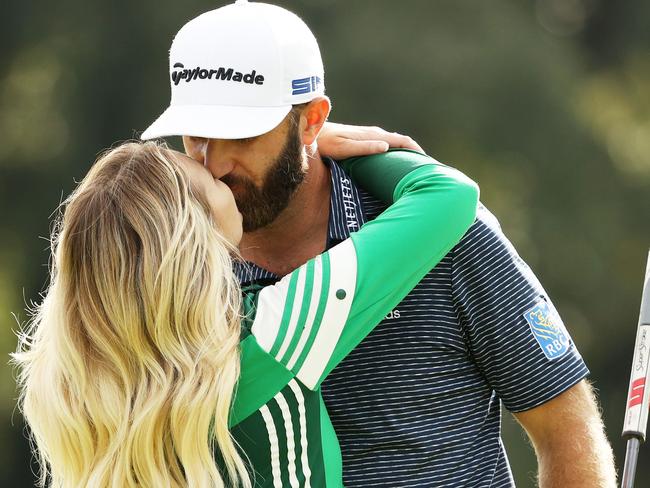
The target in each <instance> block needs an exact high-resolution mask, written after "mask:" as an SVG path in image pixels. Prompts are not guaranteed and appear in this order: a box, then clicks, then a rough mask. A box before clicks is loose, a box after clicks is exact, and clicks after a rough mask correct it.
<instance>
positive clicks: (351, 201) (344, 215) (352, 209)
mask: <svg viewBox="0 0 650 488" xmlns="http://www.w3.org/2000/svg"><path fill="white" fill-rule="evenodd" d="M323 163H325V165H326V166H328V167H329V169H330V175H331V178H332V191H331V194H330V216H329V223H328V230H327V248H328V249H329V248H330V247H332V246H334V245H336V244H338V243H339V242H341V241H344V240H345V239H347V238H348V237H350V234H351V233H352V232H356V231H358V230H359V229H360V228H361V226H362V225H363V224H364V223H365V215H364V213H363V206H362V203H361V197H360V195H359V189H358V188H357V187H356V185H355V184H354V183H353V182H352V180H351V179H350V177H349V176H348V175H347V174H346V173H345V171H343V169H342V168H341V167H340V166H339V165H338V163H337V162H336V161H334V160H333V159H331V158H326V157H323ZM234 270H235V275H236V276H237V278H238V279H239V282H240V283H242V284H247V283H253V282H263V281H269V282H276V281H278V280H279V279H280V277H279V276H277V275H275V274H274V273H271V272H270V271H267V270H266V269H264V268H262V267H260V266H258V265H256V264H255V263H251V262H244V261H235V262H234Z"/></svg>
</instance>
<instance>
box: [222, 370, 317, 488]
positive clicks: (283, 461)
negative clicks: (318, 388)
mask: <svg viewBox="0 0 650 488" xmlns="http://www.w3.org/2000/svg"><path fill="white" fill-rule="evenodd" d="M319 401H320V399H319V395H318V394H317V393H316V392H313V391H310V390H307V389H306V388H305V387H304V386H301V385H300V383H299V382H297V381H295V380H291V381H290V382H289V384H288V385H287V387H286V388H284V389H283V390H282V391H280V392H279V393H278V394H277V395H275V397H274V398H273V399H272V400H271V401H269V402H268V403H267V404H266V405H264V406H263V407H262V408H260V409H259V410H258V411H257V412H255V413H254V414H253V415H251V416H250V417H249V418H247V419H246V420H245V421H244V422H242V423H241V424H239V425H238V426H237V427H236V428H234V429H233V431H232V433H233V435H234V437H235V440H236V441H237V443H238V445H240V446H241V447H242V448H244V451H245V452H246V453H247V454H248V455H249V456H257V457H258V458H254V459H251V458H250V457H249V459H250V460H251V461H252V463H251V465H252V466H255V467H257V468H258V469H259V468H260V467H268V471H267V472H256V473H255V486H265V487H266V486H268V487H271V486H272V487H273V488H312V487H313V488H316V487H321V486H325V485H324V483H325V482H324V479H325V476H324V472H323V470H322V466H323V463H324V460H323V458H322V451H321V450H320V448H319V446H320V444H321V442H322V440H321V433H320V429H319V426H318V421H317V419H318V417H316V421H314V419H310V420H309V421H308V419H307V403H308V402H310V403H311V404H310V405H309V409H310V410H311V411H316V412H318V410H319ZM312 423H313V425H314V426H315V428H312V429H311V430H309V431H308V425H312ZM260 443H263V444H264V445H261V444H260ZM310 447H312V449H311V451H312V456H316V457H315V458H314V457H312V458H311V459H310V457H309V454H308V453H309V448H310ZM269 456H270V459H269ZM312 466H314V469H313V470H312Z"/></svg>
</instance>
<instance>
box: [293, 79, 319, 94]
mask: <svg viewBox="0 0 650 488" xmlns="http://www.w3.org/2000/svg"><path fill="white" fill-rule="evenodd" d="M322 82H323V81H322V80H321V79H320V77H318V76H309V77H307V78H298V79H297V80H293V81H292V82H291V89H292V90H293V91H292V92H291V94H292V95H302V94H304V93H311V92H314V91H317V90H318V88H319V87H320V84H321V83H322Z"/></svg>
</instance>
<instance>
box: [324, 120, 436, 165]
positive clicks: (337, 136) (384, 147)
mask: <svg viewBox="0 0 650 488" xmlns="http://www.w3.org/2000/svg"><path fill="white" fill-rule="evenodd" d="M389 147H400V148H404V149H412V150H414V151H418V152H421V153H423V154H424V150H423V149H422V148H421V147H420V146H419V145H418V143H417V142H415V141H414V140H413V139H411V138H410V137H409V136H403V135H401V134H398V133H397V132H387V131H385V130H384V129H382V128H380V127H363V126H356V125H345V124H336V123H333V122H326V123H325V125H323V128H322V130H321V133H320V135H319V137H318V150H319V152H320V154H321V155H323V156H329V157H331V158H334V159H345V158H351V157H354V156H366V155H370V154H378V153H383V152H386V151H388V148H389Z"/></svg>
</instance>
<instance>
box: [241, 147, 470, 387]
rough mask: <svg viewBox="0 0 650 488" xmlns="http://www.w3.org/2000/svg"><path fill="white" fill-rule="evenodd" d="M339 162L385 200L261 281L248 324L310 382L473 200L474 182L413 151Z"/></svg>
mask: <svg viewBox="0 0 650 488" xmlns="http://www.w3.org/2000/svg"><path fill="white" fill-rule="evenodd" d="M343 165H344V167H345V168H346V169H347V170H348V171H349V173H350V175H351V176H352V178H353V179H354V180H355V181H356V182H358V183H360V184H361V185H362V186H364V187H365V188H366V189H367V190H369V191H370V192H371V193H373V194H375V195H377V196H379V197H382V198H384V199H385V200H387V201H388V202H390V203H392V204H391V206H390V207H389V208H388V209H387V210H386V211H385V212H384V213H382V214H381V215H380V216H379V217H377V218H376V219H375V220H374V221H372V222H369V223H368V224H366V225H364V226H363V227H362V228H361V230H359V231H358V232H356V233H354V234H353V235H352V237H351V238H350V239H347V240H346V241H344V242H343V243H341V244H339V245H337V246H335V247H334V248H332V249H331V250H329V251H328V252H326V253H324V254H322V255H320V256H317V257H316V258H314V259H312V260H310V261H309V262H307V263H306V264H305V265H303V266H301V267H300V268H298V269H297V270H295V271H294V272H292V273H291V274H290V275H288V276H286V277H285V278H283V279H282V280H281V281H280V282H278V283H277V284H276V285H273V286H269V287H265V288H264V289H262V291H261V292H260V293H259V296H258V303H257V310H256V316H255V320H254V322H253V326H252V329H251V330H252V333H253V335H254V336H255V338H256V340H257V342H258V344H259V346H260V347H261V348H262V349H263V350H264V351H266V352H267V353H268V354H269V355H270V356H272V357H273V358H275V359H276V360H277V361H278V362H280V363H281V364H283V365H284V366H285V367H286V369H287V370H289V371H291V372H293V373H294V374H295V375H296V376H297V377H298V379H300V380H301V381H302V382H303V383H304V384H305V385H306V386H307V387H309V388H314V389H315V388H317V387H318V386H319V385H320V383H321V381H322V380H323V379H324V377H325V376H326V375H327V373H329V371H331V370H332V369H333V368H334V366H336V364H338V363H339V362H340V361H341V360H342V359H343V358H344V357H345V355H346V354H348V353H349V352H350V351H351V350H352V349H353V348H354V347H355V346H356V345H357V344H358V343H359V342H360V341H361V340H362V339H363V338H364V337H365V336H366V335H367V334H368V333H369V332H370V331H371V330H372V328H373V327H374V326H375V325H377V324H378V323H379V322H380V321H381V320H382V319H383V317H384V316H385V315H386V314H387V313H388V312H389V311H390V310H391V309H392V308H393V307H394V306H395V305H396V304H397V303H399V302H400V301H401V300H402V299H403V298H404V297H405V296H406V295H407V294H408V293H409V292H410V290H411V289H412V288H413V287H414V286H415V285H416V284H417V283H418V282H419V281H420V280H421V279H422V278H423V277H424V275H425V274H426V273H427V272H428V271H429V270H430V269H431V268H433V267H434V266H435V265H436V264H437V263H438V262H439V261H440V260H441V259H442V257H444V256H445V255H446V254H447V253H448V252H449V251H450V250H451V249H452V248H453V246H454V245H455V244H456V243H457V242H458V241H459V240H460V238H461V237H462V235H463V234H464V233H465V231H466V230H467V229H468V228H469V226H470V225H471V224H472V222H473V221H474V218H475V213H476V205H477V202H478V188H477V186H476V184H474V182H472V181H471V180H470V179H468V178H467V177H466V176H464V175H463V174H462V173H460V172H459V171H457V170H454V169H452V168H449V167H447V166H444V165H441V164H439V163H436V162H435V161H434V160H433V159H431V158H429V157H427V156H424V155H422V154H419V153H415V152H410V151H393V152H389V153H386V154H380V155H374V156H370V157H365V158H356V159H353V160H349V161H345V162H344V163H343Z"/></svg>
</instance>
